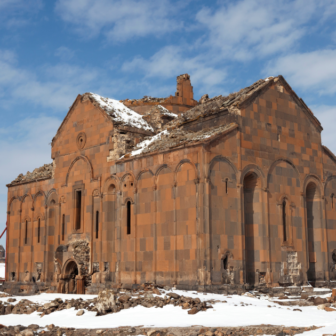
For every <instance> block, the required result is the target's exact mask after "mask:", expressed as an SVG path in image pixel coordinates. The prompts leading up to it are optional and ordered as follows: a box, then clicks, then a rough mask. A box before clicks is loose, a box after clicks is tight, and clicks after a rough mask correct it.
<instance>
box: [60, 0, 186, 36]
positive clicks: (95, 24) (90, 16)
mask: <svg viewBox="0 0 336 336" xmlns="http://www.w3.org/2000/svg"><path fill="white" fill-rule="evenodd" d="M173 8H174V6H172V5H171V4H170V3H169V1H168V0H160V1H151V0H141V1H139V0H58V1H57V3H56V12H57V13H58V14H59V15H60V16H61V18H62V19H63V20H64V21H66V22H68V23H69V24H71V25H72V24H73V25H75V27H76V29H77V30H78V31H80V32H81V33H83V34H85V35H86V36H94V35H97V34H99V33H100V32H101V31H103V32H104V34H105V35H106V36H107V37H108V38H109V39H111V40H115V41H125V40H127V39H129V38H132V37H143V36H147V35H155V36H160V35H161V34H163V33H168V32H171V31H173V30H176V29H178V28H180V27H181V25H182V24H181V23H180V22H177V21H175V20H173V19H171V17H170V14H171V13H172V10H173Z"/></svg>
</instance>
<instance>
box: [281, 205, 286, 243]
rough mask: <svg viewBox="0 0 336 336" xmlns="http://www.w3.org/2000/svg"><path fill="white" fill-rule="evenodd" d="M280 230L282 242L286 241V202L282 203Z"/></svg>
mask: <svg viewBox="0 0 336 336" xmlns="http://www.w3.org/2000/svg"><path fill="white" fill-rule="evenodd" d="M282 228H283V237H284V241H287V230H286V201H285V200H284V201H283V202H282Z"/></svg>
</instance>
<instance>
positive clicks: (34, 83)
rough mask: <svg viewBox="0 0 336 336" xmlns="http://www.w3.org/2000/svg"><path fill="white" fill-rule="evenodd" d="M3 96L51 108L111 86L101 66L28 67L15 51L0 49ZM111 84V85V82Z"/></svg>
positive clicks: (64, 106) (62, 107)
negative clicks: (16, 55) (25, 67)
mask: <svg viewBox="0 0 336 336" xmlns="http://www.w3.org/2000/svg"><path fill="white" fill-rule="evenodd" d="M0 73H1V76H0V99H1V101H2V103H3V102H5V104H11V102H12V103H13V102H15V101H17V100H22V99H23V100H25V101H28V102H31V103H33V104H37V105H40V106H43V107H47V108H54V109H58V110H63V111H64V110H67V109H68V107H69V106H70V105H71V104H72V102H73V101H74V100H75V98H76V96H77V95H78V94H80V93H84V92H87V91H89V90H90V89H92V88H97V89H100V88H101V87H104V86H105V87H109V85H111V83H108V78H107V76H106V75H105V72H104V71H103V70H101V69H99V68H91V67H79V66H76V65H70V64H66V63H62V64H56V65H53V66H50V65H44V66H41V67H40V68H38V69H34V70H33V71H32V70H27V69H24V68H20V67H19V66H18V65H17V62H16V57H15V54H13V53H12V52H10V51H1V50H0ZM107 84H109V85H107Z"/></svg>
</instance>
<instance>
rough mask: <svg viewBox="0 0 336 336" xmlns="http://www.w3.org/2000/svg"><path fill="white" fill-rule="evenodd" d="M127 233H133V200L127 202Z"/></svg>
mask: <svg viewBox="0 0 336 336" xmlns="http://www.w3.org/2000/svg"><path fill="white" fill-rule="evenodd" d="M127 234H131V202H130V201H128V202H127Z"/></svg>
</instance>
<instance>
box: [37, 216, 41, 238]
mask: <svg viewBox="0 0 336 336" xmlns="http://www.w3.org/2000/svg"><path fill="white" fill-rule="evenodd" d="M40 237H41V219H40V218H39V219H38V220H37V242H38V243H39V242H40Z"/></svg>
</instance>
